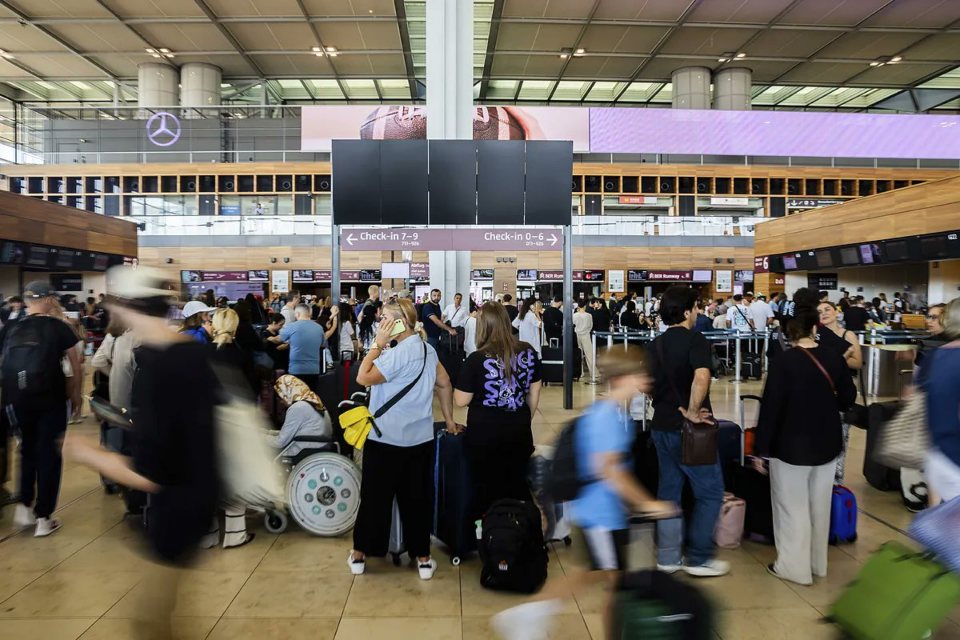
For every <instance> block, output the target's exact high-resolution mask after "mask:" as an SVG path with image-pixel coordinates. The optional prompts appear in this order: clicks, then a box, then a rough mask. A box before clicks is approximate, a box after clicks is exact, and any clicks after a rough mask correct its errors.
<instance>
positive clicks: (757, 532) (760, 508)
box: [733, 459, 774, 544]
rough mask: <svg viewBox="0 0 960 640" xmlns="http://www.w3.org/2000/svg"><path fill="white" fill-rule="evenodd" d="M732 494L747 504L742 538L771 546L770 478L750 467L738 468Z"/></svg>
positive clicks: (734, 477) (772, 540) (771, 505)
mask: <svg viewBox="0 0 960 640" xmlns="http://www.w3.org/2000/svg"><path fill="white" fill-rule="evenodd" d="M751 461H752V459H751ZM733 494H734V495H735V496H737V497H738V498H743V501H744V502H746V503H747V510H746V513H745V514H744V522H743V534H744V537H745V538H747V539H748V540H753V541H754V542H763V543H767V544H773V542H774V537H773V501H772V499H771V497H770V476H769V475H766V474H763V473H760V472H759V471H757V470H756V469H754V468H753V467H752V466H746V467H738V468H737V469H736V470H735V472H734V475H733Z"/></svg>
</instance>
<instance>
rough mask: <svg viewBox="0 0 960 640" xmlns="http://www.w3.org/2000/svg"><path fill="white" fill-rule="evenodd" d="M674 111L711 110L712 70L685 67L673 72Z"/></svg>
mask: <svg viewBox="0 0 960 640" xmlns="http://www.w3.org/2000/svg"><path fill="white" fill-rule="evenodd" d="M672 80H673V97H672V106H673V108H674V109H709V108H710V69H708V68H707V67H683V68H681V69H677V70H676V71H674V72H673V77H672Z"/></svg>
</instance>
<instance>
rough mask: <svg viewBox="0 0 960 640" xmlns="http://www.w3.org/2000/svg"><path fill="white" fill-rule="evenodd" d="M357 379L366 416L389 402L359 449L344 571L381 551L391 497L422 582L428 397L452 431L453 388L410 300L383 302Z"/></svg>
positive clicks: (430, 454)
mask: <svg viewBox="0 0 960 640" xmlns="http://www.w3.org/2000/svg"><path fill="white" fill-rule="evenodd" d="M357 382H358V383H359V384H361V385H363V386H368V387H370V413H372V414H376V413H377V411H378V410H380V408H381V407H384V406H387V405H388V406H389V408H388V409H387V410H386V412H385V413H383V414H382V415H381V416H380V417H379V418H377V427H378V429H379V431H377V430H371V431H370V435H369V436H368V437H367V441H366V444H365V445H364V447H363V480H362V483H361V485H360V509H359V512H358V514H357V523H356V525H355V526H354V529H353V551H351V552H350V555H349V557H348V558H347V565H348V566H349V567H350V572H351V573H352V574H354V575H360V574H362V573H364V571H365V570H366V558H367V556H374V557H382V556H385V555H386V554H387V550H388V549H387V546H388V542H389V537H390V523H391V520H392V513H393V503H394V499H396V502H397V506H398V507H399V510H400V520H401V523H402V525H403V534H404V542H405V543H406V547H407V553H408V554H409V555H410V558H411V559H414V558H416V562H417V568H418V570H419V573H420V579H421V580H429V579H431V578H432V577H433V574H434V573H435V572H436V570H437V562H436V560H434V559H433V558H431V557H430V525H431V521H432V519H433V505H432V504H431V500H430V496H431V495H432V494H433V464H434V444H433V440H434V430H433V424H434V421H433V397H434V395H436V396H437V398H438V399H439V401H440V411H441V412H442V413H443V421H444V422H445V423H446V427H447V431H448V432H451V433H456V432H458V431H459V427H458V426H457V424H456V423H455V422H454V420H453V386H452V385H451V384H450V378H449V377H448V376H447V372H446V370H445V369H444V368H443V366H442V365H441V364H440V361H439V359H438V358H437V352H436V351H434V349H433V347H431V346H430V345H429V344H427V343H426V342H425V341H424V339H423V334H422V327H421V326H420V323H418V322H417V312H416V309H415V308H414V306H413V303H412V302H410V300H408V299H401V300H398V301H397V302H395V303H390V304H387V305H384V307H383V319H382V321H381V322H380V328H379V329H378V330H377V335H376V339H375V340H374V342H373V344H372V345H371V346H370V350H369V351H368V352H367V354H366V356H365V357H364V358H363V360H362V361H361V362H360V367H359V370H358V372H357Z"/></svg>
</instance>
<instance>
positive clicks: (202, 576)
mask: <svg viewBox="0 0 960 640" xmlns="http://www.w3.org/2000/svg"><path fill="white" fill-rule="evenodd" d="M249 577H250V574H249V573H248V572H245V571H244V572H236V571H235V572H222V571H186V572H184V573H183V575H182V577H181V578H180V585H179V588H178V590H177V606H176V609H175V610H174V613H173V615H174V616H178V617H179V616H183V617H213V618H214V619H216V618H219V617H220V616H222V615H223V612H224V611H226V610H227V607H228V606H230V603H231V602H233V599H234V598H235V597H236V596H237V594H238V593H240V589H241V588H242V587H243V585H244V583H246V581H247V579H248V578H249ZM146 588H148V586H147V585H146V584H138V585H137V586H136V587H134V588H133V589H131V590H130V592H129V593H127V595H125V596H124V597H123V598H122V599H121V600H120V601H119V602H118V603H117V604H116V605H114V606H113V607H112V608H111V609H110V611H108V612H107V613H106V615H105V616H104V617H106V618H132V617H134V615H135V614H136V608H137V606H139V603H140V602H141V600H142V598H143V590H144V589H146Z"/></svg>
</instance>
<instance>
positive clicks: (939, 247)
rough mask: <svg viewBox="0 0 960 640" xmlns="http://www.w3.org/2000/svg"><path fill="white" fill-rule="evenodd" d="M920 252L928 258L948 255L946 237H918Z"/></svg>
mask: <svg viewBox="0 0 960 640" xmlns="http://www.w3.org/2000/svg"><path fill="white" fill-rule="evenodd" d="M920 254H921V255H922V256H923V257H924V258H928V259H938V258H946V257H947V255H948V251H947V237H946V236H930V237H927V238H920Z"/></svg>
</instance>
